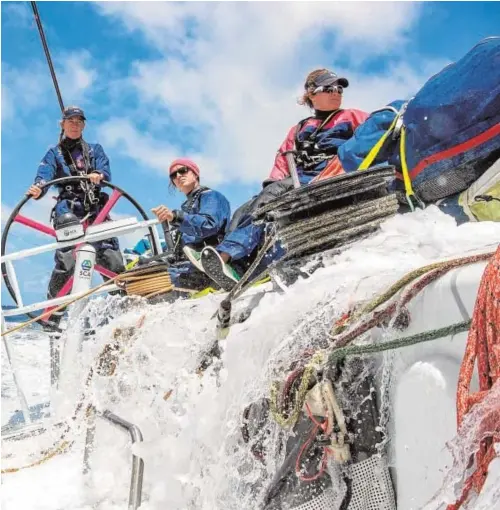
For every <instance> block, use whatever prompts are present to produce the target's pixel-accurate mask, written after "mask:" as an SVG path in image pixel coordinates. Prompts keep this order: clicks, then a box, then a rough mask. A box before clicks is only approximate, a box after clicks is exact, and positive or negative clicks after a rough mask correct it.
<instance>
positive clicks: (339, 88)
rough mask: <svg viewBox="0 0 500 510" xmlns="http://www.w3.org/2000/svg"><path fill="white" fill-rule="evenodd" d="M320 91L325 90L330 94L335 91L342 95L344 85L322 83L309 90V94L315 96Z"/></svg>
mask: <svg viewBox="0 0 500 510" xmlns="http://www.w3.org/2000/svg"><path fill="white" fill-rule="evenodd" d="M320 92H326V93H327V94H332V93H333V92H337V93H338V94H340V95H342V94H343V93H344V87H342V85H327V86H324V85H322V86H321V87H316V88H315V89H314V90H311V94H312V95H313V96H315V95H316V94H319V93H320Z"/></svg>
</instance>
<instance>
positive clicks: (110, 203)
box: [1, 176, 161, 320]
mask: <svg viewBox="0 0 500 510" xmlns="http://www.w3.org/2000/svg"><path fill="white" fill-rule="evenodd" d="M83 180H88V177H87V176H75V177H62V178H60V179H54V180H53V181H49V182H47V183H45V184H44V185H43V186H42V189H44V188H49V187H50V186H53V185H66V184H68V183H70V182H75V181H76V182H78V181H83ZM100 186H101V187H103V188H105V187H109V188H111V189H112V190H113V192H112V193H111V195H110V197H109V198H108V200H107V202H106V203H105V204H104V206H103V208H102V209H101V210H100V211H99V213H98V214H97V216H96V218H95V220H94V221H93V222H92V223H91V224H92V225H99V224H101V223H103V222H104V221H106V219H107V218H108V216H109V213H110V211H111V210H112V209H113V207H114V206H115V205H116V203H117V202H118V200H119V199H120V198H122V197H123V198H125V199H126V200H127V201H128V202H130V203H131V204H132V205H133V206H134V207H135V208H136V209H137V211H138V212H139V214H140V215H141V216H142V218H143V219H144V220H149V217H148V215H147V214H146V212H145V211H144V209H143V208H142V207H141V206H140V205H139V204H138V203H137V201H136V200H135V199H134V198H133V197H131V196H130V195H129V194H128V193H127V192H126V191H124V190H122V189H121V188H119V187H118V186H116V185H114V184H111V183H109V182H107V181H101V183H100ZM31 198H32V197H31V196H29V195H25V196H24V197H23V199H22V200H21V201H20V202H19V203H18V204H17V206H16V207H15V208H14V209H13V211H12V213H11V215H10V217H9V218H8V219H7V221H6V223H5V226H4V229H3V232H2V241H1V254H2V256H3V255H5V254H6V246H7V239H8V235H9V232H10V228H11V226H12V223H20V224H22V225H25V226H27V227H29V228H32V229H34V230H36V231H38V232H42V233H44V234H47V235H50V236H52V237H56V233H55V230H54V229H53V228H51V227H49V226H47V225H44V224H43V223H40V222H38V221H36V220H32V219H31V218H27V217H26V216H23V215H22V214H19V212H20V210H21V209H22V207H23V206H24V205H25V204H26V203H27V202H28V201H29V200H30V199H31ZM148 230H149V234H150V238H151V241H152V242H151V248H152V252H153V255H158V254H159V253H160V252H161V247H160V246H158V243H157V242H156V240H155V235H154V234H155V232H154V227H148ZM95 270H96V271H97V272H98V273H100V274H101V275H102V276H104V277H107V278H113V277H114V276H116V273H114V272H113V271H110V270H109V269H106V268H105V267H102V266H100V265H98V264H96V266H95ZM2 276H3V278H4V282H5V285H6V287H7V290H8V291H9V294H10V296H11V297H12V299H13V300H14V302H15V303H16V304H17V305H18V306H19V305H20V303H18V299H17V297H16V293H15V283H14V282H11V281H10V279H9V274H8V271H7V268H6V266H5V264H4V263H3V264H2ZM72 287H73V276H71V277H70V278H68V280H67V281H66V283H65V284H64V285H63V287H62V288H61V289H60V291H59V292H58V293H57V297H61V296H65V295H67V294H69V293H70V292H71V289H72ZM54 308H55V307H47V308H46V309H45V312H48V311H49V310H51V309H54ZM26 315H28V316H29V317H31V318H36V316H37V315H38V314H34V313H32V312H28V313H27V314H26ZM47 318H48V317H47ZM42 320H46V319H42Z"/></svg>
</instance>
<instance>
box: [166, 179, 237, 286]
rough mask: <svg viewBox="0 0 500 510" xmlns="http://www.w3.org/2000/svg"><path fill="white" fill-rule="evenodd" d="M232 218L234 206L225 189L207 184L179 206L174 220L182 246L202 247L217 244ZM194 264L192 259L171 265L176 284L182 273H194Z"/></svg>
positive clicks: (172, 276) (171, 273)
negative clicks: (227, 197)
mask: <svg viewBox="0 0 500 510" xmlns="http://www.w3.org/2000/svg"><path fill="white" fill-rule="evenodd" d="M230 219H231V206H230V205H229V202H228V200H227V199H226V197H225V196H224V195H222V193H219V192H218V191H215V190H213V189H210V188H206V187H204V186H200V187H199V188H197V189H195V190H194V191H192V192H191V193H190V194H189V195H188V196H187V200H186V201H185V202H184V203H183V204H182V205H181V208H180V209H176V210H175V211H174V220H173V221H172V222H171V225H172V227H174V228H175V229H176V230H177V232H178V234H179V242H180V246H181V247H184V246H190V247H191V248H193V249H195V250H198V251H199V250H201V249H203V247H204V246H216V245H217V244H218V243H219V242H220V241H221V240H222V239H223V238H224V235H225V232H226V228H227V226H228V225H229V221H230ZM194 269H195V267H194V266H193V265H192V264H191V263H190V262H189V261H182V262H177V263H176V264H174V265H172V266H170V267H169V273H170V278H171V280H172V283H173V284H174V285H180V284H179V277H180V276H181V275H183V274H184V275H185V274H188V273H191V272H192V271H193V270H194Z"/></svg>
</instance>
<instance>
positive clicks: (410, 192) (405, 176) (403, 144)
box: [399, 126, 421, 211]
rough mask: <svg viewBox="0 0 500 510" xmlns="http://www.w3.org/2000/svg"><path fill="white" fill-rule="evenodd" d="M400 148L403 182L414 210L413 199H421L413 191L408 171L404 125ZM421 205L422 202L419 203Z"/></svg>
mask: <svg viewBox="0 0 500 510" xmlns="http://www.w3.org/2000/svg"><path fill="white" fill-rule="evenodd" d="M399 150H400V159H401V170H402V172H403V182H404V185H405V191H406V200H407V201H408V205H409V206H410V209H411V210H412V211H414V210H415V206H414V205H413V200H416V201H417V202H420V200H419V199H418V198H417V197H416V195H415V192H414V191H413V186H412V184H411V179H410V174H409V172H408V165H407V163H406V129H405V127H404V126H402V127H401V135H400V139H399ZM419 205H421V204H419Z"/></svg>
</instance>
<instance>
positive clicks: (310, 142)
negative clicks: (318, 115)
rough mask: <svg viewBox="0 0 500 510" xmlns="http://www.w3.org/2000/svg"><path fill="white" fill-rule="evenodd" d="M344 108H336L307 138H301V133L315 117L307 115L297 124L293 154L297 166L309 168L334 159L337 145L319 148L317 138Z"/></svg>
mask: <svg viewBox="0 0 500 510" xmlns="http://www.w3.org/2000/svg"><path fill="white" fill-rule="evenodd" d="M341 112H342V110H335V111H333V112H332V113H330V115H328V117H326V119H325V120H324V121H323V122H321V124H320V125H319V126H318V127H317V128H316V129H315V130H314V132H313V133H311V135H310V136H309V137H307V139H306V140H300V139H299V134H300V132H301V130H302V128H303V127H304V125H305V124H306V122H307V121H309V120H310V119H314V118H315V117H307V118H306V119H304V120H301V121H300V122H299V123H298V125H297V130H296V131H295V141H294V149H293V154H294V157H295V164H296V165H297V166H301V167H302V168H303V169H304V170H308V169H309V168H311V167H314V166H316V165H318V164H320V163H323V162H324V161H328V160H329V159H332V158H333V157H335V155H336V154H337V147H331V148H330V149H326V150H325V149H319V147H318V145H317V144H316V139H317V137H318V135H319V133H320V132H321V130H322V129H323V128H324V127H325V126H326V125H327V124H328V123H329V122H330V121H331V120H332V119H333V118H335V117H336V116H337V115H338V114H340V113H341Z"/></svg>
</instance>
